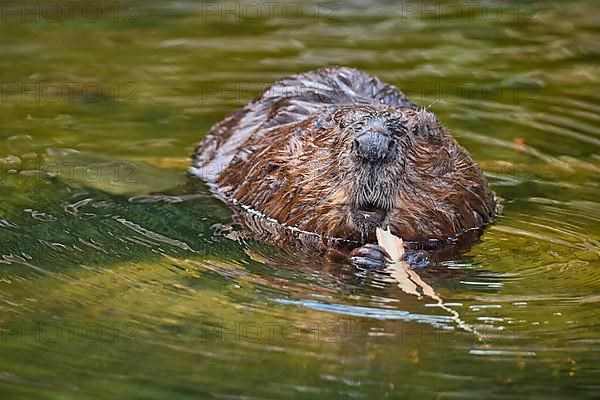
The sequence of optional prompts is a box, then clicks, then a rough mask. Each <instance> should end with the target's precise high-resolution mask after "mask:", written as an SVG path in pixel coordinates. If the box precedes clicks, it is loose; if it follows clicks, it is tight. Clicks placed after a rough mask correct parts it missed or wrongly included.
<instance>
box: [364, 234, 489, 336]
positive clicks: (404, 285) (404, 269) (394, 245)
mask: <svg viewBox="0 0 600 400" xmlns="http://www.w3.org/2000/svg"><path fill="white" fill-rule="evenodd" d="M375 233H376V235H377V243H378V244H379V245H380V246H381V247H383V248H384V249H385V251H386V252H387V253H388V254H389V256H390V258H391V259H392V261H393V262H394V263H393V264H392V265H390V266H389V267H388V271H389V272H390V275H391V276H392V278H394V279H395V280H396V281H397V282H398V287H399V288H400V289H402V291H403V292H404V293H407V294H411V295H414V296H417V297H418V298H419V299H420V298H422V297H423V295H425V296H427V297H429V298H431V299H433V300H434V301H435V302H436V303H437V306H438V307H440V308H441V309H443V310H445V311H447V312H448V313H450V315H451V316H452V319H453V320H454V321H455V322H456V324H457V325H458V327H459V328H462V329H464V330H465V331H467V332H472V333H473V334H475V336H477V338H478V339H479V340H482V339H483V337H482V335H481V334H480V333H479V332H477V330H475V328H473V327H472V326H471V325H469V324H467V323H466V322H464V321H463V320H462V319H460V315H459V314H458V312H457V311H455V310H453V309H451V308H450V307H448V306H446V305H445V304H444V301H443V300H442V298H441V297H440V296H438V295H437V293H435V290H433V288H432V287H431V286H429V285H428V284H427V283H425V282H424V281H423V280H422V279H421V277H420V276H419V275H418V274H417V273H416V271H415V270H414V269H412V268H411V267H410V265H408V264H407V263H406V262H405V261H403V260H402V257H403V256H404V250H405V247H404V241H403V240H402V239H401V238H399V237H398V236H396V235H394V234H393V233H392V232H390V230H389V228H388V229H386V230H383V229H381V228H377V230H376V231H375ZM418 288H420V289H421V291H422V292H423V295H422V294H421V293H420V292H419V291H418Z"/></svg>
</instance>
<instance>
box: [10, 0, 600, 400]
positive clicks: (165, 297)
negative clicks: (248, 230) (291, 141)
mask: <svg viewBox="0 0 600 400" xmlns="http://www.w3.org/2000/svg"><path fill="white" fill-rule="evenodd" d="M91 3H92V4H93V5H92V6H91V7H94V8H95V9H96V8H97V9H98V10H101V12H100V15H99V17H98V18H95V17H93V16H91V15H88V14H83V11H82V9H80V8H77V6H75V7H76V8H75V9H74V10H73V14H72V17H67V15H70V14H66V13H63V14H61V15H62V16H61V17H59V18H58V20H57V21H53V20H51V19H52V17H50V16H49V14H47V13H48V12H49V11H48V10H46V11H44V10H45V8H44V5H45V3H39V2H37V3H36V2H25V3H22V4H21V3H19V2H16V3H14V5H15V8H14V9H12V8H11V9H10V10H8V9H4V12H3V13H0V19H1V23H0V31H1V33H2V34H1V35H0V50H2V53H3V54H4V55H5V56H4V57H3V58H2V60H0V74H1V76H2V82H1V83H0V118H1V119H2V122H3V124H2V129H1V130H0V171H1V175H0V199H1V200H2V201H1V202H0V240H1V243H2V246H1V247H0V347H1V349H2V357H1V358H0V392H1V393H3V398H5V397H6V398H15V399H16V398H36V399H46V398H48V399H57V398H61V399H79V398H128V399H129V398H140V399H142V398H143V399H148V398H151V399H158V398H170V399H171V398H176V399H191V398H205V397H206V398H219V399H233V398H244V397H242V396H240V395H241V394H243V395H245V396H246V397H245V398H283V397H294V398H315V397H317V398H340V397H342V398H377V399H378V398H384V397H392V398H394V397H401V398H489V397H491V398H502V397H510V398H532V397H535V396H536V395H537V396H538V397H544V398H546V397H553V398H563V397H567V396H568V397H576V398H594V397H595V394H596V393H597V390H598V389H600V388H599V387H598V383H597V381H598V379H597V377H598V376H599V372H600V371H599V369H598V359H599V358H600V342H599V340H598V336H599V332H600V315H599V314H598V311H597V309H598V302H599V301H600V297H599V293H600V272H599V267H600V265H599V262H598V258H599V253H600V250H599V240H600V239H599V232H600V231H599V226H600V224H599V221H600V213H599V211H598V210H600V207H599V206H598V199H597V197H598V195H599V194H600V191H599V188H598V182H600V179H598V178H599V176H600V173H599V169H600V164H599V163H600V151H599V149H600V130H599V129H598V122H599V120H600V118H599V117H598V115H599V111H600V97H599V96H598V93H597V92H598V89H600V82H599V80H598V76H600V74H599V71H598V62H597V61H598V54H599V47H598V43H599V42H600V41H599V40H600V38H599V33H598V28H597V20H598V17H599V15H598V9H597V7H596V4H595V3H594V2H593V1H586V0H579V1H574V2H569V3H568V4H566V3H565V4H547V3H542V2H528V3H527V4H512V3H491V2H489V3H486V2H483V3H482V2H474V3H468V2H467V3H464V2H442V3H435V4H434V3H427V4H426V3H421V2H413V3H411V2H408V3H401V4H396V3H394V2H387V1H373V2H370V3H369V4H365V3H364V2H357V1H352V2H343V3H341V2H327V3H312V2H295V3H275V4H272V5H271V6H269V5H268V4H267V3H262V2H242V3H232V2H229V3H211V2H208V3H206V2H205V3H195V2H175V3H173V2H158V1H148V2H143V3H131V4H129V5H125V4H121V3H115V4H112V3H109V2H99V3H95V2H91ZM36 5H37V6H36ZM23 7H30V8H29V10H30V11H29V14H26V15H24V14H23V9H24V8H23ZM36 7H38V8H37V9H36ZM115 7H116V8H115ZM269 7H271V8H269ZM31 10H33V11H31ZM36 10H38V11H36ZM90 10H91V9H90ZM269 10H271V11H269ZM88 11H89V10H88ZM36 13H37V14H36ZM44 13H46V14H44ZM257 13H258V14H257ZM36 15H37V17H36ZM329 64H342V65H351V66H356V67H359V68H362V69H365V70H366V71H368V72H370V73H373V74H375V75H377V76H379V77H381V78H382V79H383V80H385V81H388V82H390V83H393V84H395V85H397V86H399V87H400V88H402V89H403V90H405V91H406V92H407V94H408V95H409V96H410V97H411V98H412V99H413V100H415V101H416V102H418V103H420V104H422V105H426V106H430V107H431V109H432V111H434V112H435V113H436V114H437V115H438V116H439V119H440V120H441V121H442V123H443V124H444V125H445V126H446V127H447V128H448V129H449V130H451V131H452V132H453V133H454V134H455V135H456V136H457V137H458V139H459V141H460V142H461V143H462V144H463V145H464V146H465V147H466V148H467V149H468V150H469V151H470V152H471V153H472V154H473V156H474V158H475V159H476V160H478V162H479V163H480V164H481V166H482V168H483V169H484V171H485V173H486V175H487V176H488V179H489V181H490V183H491V184H492V186H493V188H494V190H495V191H496V192H497V193H498V195H499V196H501V197H502V198H503V199H504V204H503V206H504V213H503V215H502V216H501V217H500V218H499V219H498V221H497V222H496V223H495V224H494V225H493V226H491V227H490V228H489V229H488V230H487V231H486V232H485V234H484V235H483V237H482V240H481V241H480V243H478V244H477V245H476V246H474V247H473V248H472V249H471V250H470V251H469V252H468V253H466V254H463V255H460V256H458V258H456V259H452V260H447V261H445V262H442V263H440V264H439V265H435V266H433V267H431V268H430V269H428V270H427V271H422V272H421V273H422V275H423V278H424V279H425V280H426V281H427V282H428V283H429V284H430V285H431V286H432V287H433V288H434V289H435V291H436V293H437V294H438V295H439V296H440V297H441V298H442V299H443V302H444V303H443V304H444V306H445V307H447V308H449V309H451V310H454V311H455V312H456V313H458V314H459V315H460V318H461V320H462V321H463V322H464V323H465V324H468V326H469V327H472V328H473V329H472V330H470V331H469V330H465V329H461V328H460V326H458V325H457V324H456V323H455V320H453V318H452V315H451V314H449V313H448V312H446V311H445V310H444V309H442V308H440V307H439V304H435V302H434V301H432V300H431V299H427V298H422V299H418V298H416V297H415V296H409V295H406V294H404V293H402V291H401V290H400V289H399V288H398V287H397V286H396V285H395V284H394V282H392V281H391V280H390V279H389V277H386V276H378V275H377V274H356V271H353V270H352V269H351V268H349V267H348V266H346V265H343V264H340V263H334V262H331V263H327V262H324V261H322V260H316V259H315V260H309V259H306V258H305V257H299V256H297V255H293V254H289V253H288V252H286V251H284V250H280V249H276V248H273V247H271V246H269V245H267V244H264V243H260V242H256V241H254V240H251V239H249V238H247V237H246V236H245V235H244V232H243V231H242V230H241V229H240V227H239V226H237V225H236V224H232V213H231V211H230V210H229V209H228V208H227V207H226V206H225V205H224V204H223V203H221V202H219V201H218V200H216V199H214V198H212V197H211V196H210V195H209V194H208V191H207V189H206V187H205V186H204V185H203V184H202V182H199V181H197V180H194V179H189V178H188V177H186V174H185V170H186V167H187V165H188V158H187V156H188V155H189V154H191V152H192V150H193V147H194V144H195V143H196V142H197V141H198V140H199V139H200V137H201V136H202V135H203V133H204V132H206V131H207V130H208V128H209V127H210V125H211V124H212V123H214V122H216V121H218V120H219V119H220V118H222V117H223V116H224V115H225V114H226V113H227V112H229V111H231V110H232V109H234V108H235V107H238V106H240V105H242V104H244V103H245V102H247V101H249V100H251V99H252V98H253V97H254V96H255V95H256V94H257V93H259V92H260V91H261V90H263V89H264V88H265V87H266V85H268V83H269V82H271V81H273V80H275V79H277V78H279V77H281V76H284V75H286V74H290V73H295V72H300V71H306V70H309V69H312V68H315V67H319V66H323V65H329Z"/></svg>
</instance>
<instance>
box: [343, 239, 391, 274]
mask: <svg viewBox="0 0 600 400" xmlns="http://www.w3.org/2000/svg"><path fill="white" fill-rule="evenodd" d="M350 262H351V263H352V264H353V265H356V266H357V267H361V268H385V267H386V266H387V265H388V264H390V263H392V261H391V259H390V256H389V254H388V253H387V252H386V251H385V249H384V248H383V247H381V246H379V245H377V244H373V243H368V244H365V245H364V246H361V247H357V248H356V249H354V250H352V252H351V253H350Z"/></svg>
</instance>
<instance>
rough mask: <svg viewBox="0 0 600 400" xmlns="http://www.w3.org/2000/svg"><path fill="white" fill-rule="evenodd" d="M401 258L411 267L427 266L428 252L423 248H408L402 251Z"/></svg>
mask: <svg viewBox="0 0 600 400" xmlns="http://www.w3.org/2000/svg"><path fill="white" fill-rule="evenodd" d="M402 260H404V261H405V262H406V263H407V264H408V265H410V266H411V267H413V268H422V267H427V266H428V265H429V253H428V252H426V251H425V250H413V249H408V250H406V251H405V252H404V255H403V256H402Z"/></svg>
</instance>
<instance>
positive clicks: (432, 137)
mask: <svg viewBox="0 0 600 400" xmlns="http://www.w3.org/2000/svg"><path fill="white" fill-rule="evenodd" d="M410 131H411V133H412V134H413V135H415V136H417V137H421V138H423V139H426V140H427V141H428V142H429V143H431V144H435V145H440V144H442V142H443V140H444V128H442V125H440V123H439V122H438V120H437V118H436V117H435V115H434V114H433V113H430V112H429V111H427V110H422V111H420V112H419V113H417V116H416V123H415V124H414V125H413V126H412V128H411V130H410Z"/></svg>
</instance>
